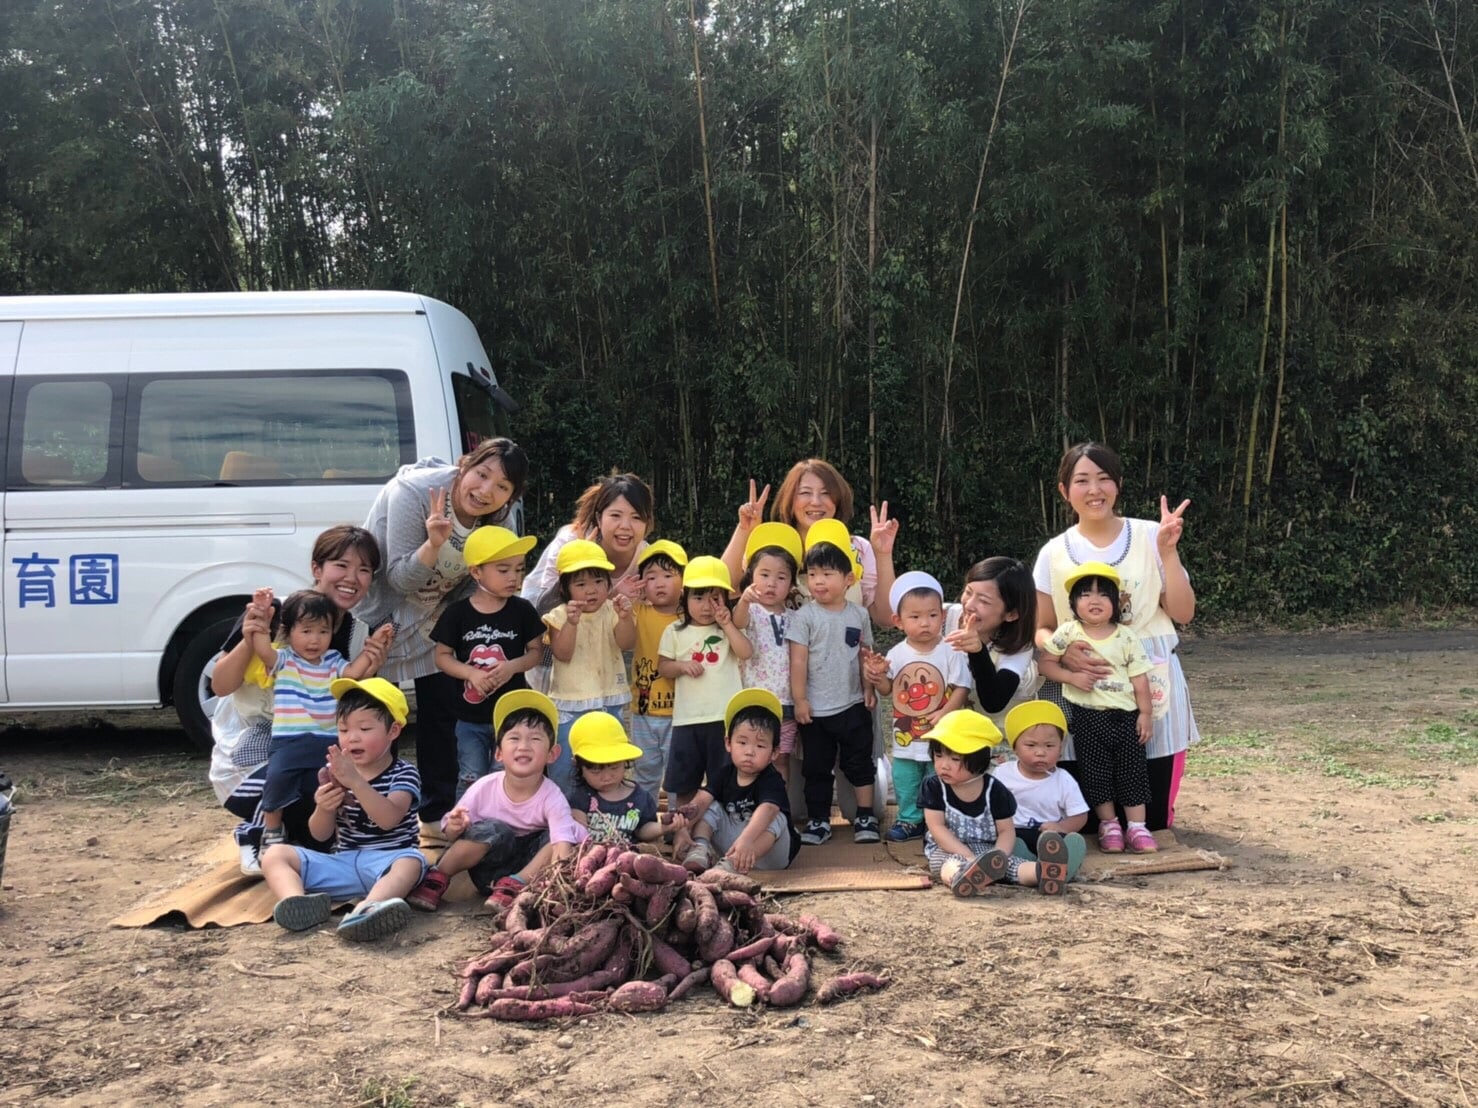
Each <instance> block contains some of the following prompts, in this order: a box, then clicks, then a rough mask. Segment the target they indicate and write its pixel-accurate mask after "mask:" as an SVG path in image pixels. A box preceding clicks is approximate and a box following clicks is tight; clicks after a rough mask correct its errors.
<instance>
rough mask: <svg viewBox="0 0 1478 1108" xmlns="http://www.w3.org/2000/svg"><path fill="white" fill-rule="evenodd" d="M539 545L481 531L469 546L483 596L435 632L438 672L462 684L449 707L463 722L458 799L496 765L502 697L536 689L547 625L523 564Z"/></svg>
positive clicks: (446, 616) (465, 555)
mask: <svg viewBox="0 0 1478 1108" xmlns="http://www.w3.org/2000/svg"><path fill="white" fill-rule="evenodd" d="M537 541H538V540H537V539H535V538H534V537H533V536H532V535H525V536H524V537H523V538H519V537H518V536H517V535H515V534H514V533H513V532H512V531H509V530H508V529H507V528H504V527H479V528H477V529H476V530H475V531H473V532H472V533H471V534H470V535H468V536H467V541H466V542H465V543H463V545H462V559H463V560H464V561H465V562H466V563H467V572H468V574H469V575H470V576H471V577H472V580H473V582H474V583H475V585H476V586H477V587H476V590H475V591H474V592H473V593H472V595H471V596H469V597H467V598H466V599H464V600H458V601H455V602H453V603H451V604H449V605H447V607H446V610H445V611H444V612H442V613H441V616H440V618H438V619H437V621H436V626H435V627H434V628H433V629H432V631H431V641H432V642H434V643H435V644H436V668H437V669H439V670H441V672H442V673H445V674H447V675H448V676H450V677H455V678H458V679H460V680H461V682H462V688H461V692H460V694H459V695H457V696H456V697H455V698H454V699H453V701H452V703H451V704H450V705H448V708H449V710H450V712H451V714H452V715H454V716H455V717H456V719H457V728H456V732H457V796H459V797H460V796H461V795H462V794H463V793H464V792H466V791H467V787H468V786H469V785H471V784H472V782H474V781H476V780H477V779H478V778H479V777H483V776H486V774H487V772H488V770H489V769H490V768H491V766H492V756H493V725H492V718H493V714H492V709H493V707H494V706H495V705H496V704H497V702H498V698H499V697H501V696H502V695H503V694H504V693H508V692H512V691H513V690H514V689H526V688H528V687H529V686H528V682H527V681H526V680H525V679H524V674H525V673H527V672H528V671H529V670H530V669H532V668H533V667H534V666H535V665H536V664H537V663H538V661H539V658H540V655H541V653H542V651H539V650H534V649H531V648H532V647H533V646H534V644H536V643H538V642H539V640H540V639H542V638H543V637H544V621H543V620H541V619H540V618H539V613H538V612H537V611H535V610H534V606H533V605H532V604H530V603H529V602H528V601H527V600H525V599H524V598H523V597H521V596H519V595H518V587H519V583H520V581H521V580H522V578H523V558H524V555H525V554H527V553H528V552H529V551H530V550H532V549H533V548H534V543H535V542H537Z"/></svg>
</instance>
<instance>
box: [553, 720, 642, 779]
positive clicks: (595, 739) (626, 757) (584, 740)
mask: <svg viewBox="0 0 1478 1108" xmlns="http://www.w3.org/2000/svg"><path fill="white" fill-rule="evenodd" d="M570 753H571V754H573V755H574V756H575V757H576V758H583V759H584V760H585V761H587V762H593V763H594V764H595V765H598V766H608V765H610V764H611V763H613V762H634V761H636V760H637V759H638V758H640V757H641V754H642V752H641V747H639V746H634V745H632V743H631V740H630V739H628V738H627V737H626V729H625V728H624V727H622V726H621V721H620V720H619V719H617V718H616V717H615V716H613V715H611V713H610V712H586V713H585V714H584V715H583V716H581V717H580V718H579V719H577V720H576V721H575V722H574V723H573V724H572V725H571V726H570Z"/></svg>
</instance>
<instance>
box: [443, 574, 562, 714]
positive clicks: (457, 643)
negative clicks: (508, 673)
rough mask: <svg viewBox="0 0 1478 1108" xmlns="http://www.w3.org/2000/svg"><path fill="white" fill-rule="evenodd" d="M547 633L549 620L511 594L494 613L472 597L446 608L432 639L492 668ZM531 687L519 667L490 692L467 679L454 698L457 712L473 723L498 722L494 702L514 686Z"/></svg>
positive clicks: (473, 662) (469, 660) (463, 659)
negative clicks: (474, 603)
mask: <svg viewBox="0 0 1478 1108" xmlns="http://www.w3.org/2000/svg"><path fill="white" fill-rule="evenodd" d="M543 637H544V621H543V620H541V619H540V618H539V613H538V612H537V611H536V610H535V608H534V606H533V605H532V604H530V603H529V602H528V601H527V600H525V599H523V597H521V596H510V597H509V598H508V599H507V600H506V601H505V602H504V604H503V607H501V608H499V609H498V610H497V611H496V612H494V613H492V614H491V615H487V614H485V613H483V612H479V611H478V610H477V609H476V608H474V607H473V606H472V601H471V600H459V601H457V602H456V603H455V604H452V605H450V606H449V607H448V608H447V610H446V611H444V612H442V613H441V618H440V619H438V620H437V621H436V626H435V627H434V628H432V631H431V641H432V642H434V643H440V644H441V645H443V646H449V647H451V649H452V653H453V654H455V655H456V656H457V661H459V662H466V663H467V664H468V665H474V666H477V667H478V668H479V669H491V668H492V667H493V665H494V664H495V663H497V662H503V661H509V662H511V661H513V660H514V659H517V658H522V657H523V655H524V651H525V650H527V649H528V648H529V645H530V644H531V643H536V642H538V641H539V640H540V639H542V638H543ZM528 687H529V684H528V682H527V681H525V680H524V677H523V674H521V673H516V674H514V675H513V676H512V677H511V678H510V679H509V680H507V681H506V682H504V683H503V684H501V685H499V686H498V688H497V689H496V690H495V691H494V692H493V693H492V694H491V695H485V694H484V693H483V692H482V691H481V690H479V689H478V688H476V687H475V686H474V685H473V684H472V683H471V682H469V681H463V682H462V692H461V695H460V696H458V697H457V698H456V700H455V702H454V703H453V709H454V710H455V712H456V715H457V718H458V719H461V720H466V721H467V722H468V723H485V724H489V725H491V724H492V722H493V704H494V702H495V701H496V700H497V699H498V697H500V696H502V695H503V694H504V693H505V692H507V691H508V690H509V689H526V688H528Z"/></svg>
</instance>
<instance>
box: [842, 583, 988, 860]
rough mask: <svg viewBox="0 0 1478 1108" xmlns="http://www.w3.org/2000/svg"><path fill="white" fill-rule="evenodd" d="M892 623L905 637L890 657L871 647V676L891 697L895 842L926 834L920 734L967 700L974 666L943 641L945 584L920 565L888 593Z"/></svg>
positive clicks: (891, 832) (924, 749)
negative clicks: (920, 802)
mask: <svg viewBox="0 0 1478 1108" xmlns="http://www.w3.org/2000/svg"><path fill="white" fill-rule="evenodd" d="M888 604H889V606H890V607H891V608H892V609H893V626H894V627H896V628H897V629H898V630H900V631H902V632H903V641H902V642H900V643H898V644H897V645H896V646H894V647H893V649H891V650H889V651H888V653H887V656H886V657H883V656H881V655H877V654H874V653H872V651H867V652H866V653H864V655H863V662H864V664H865V666H866V668H867V676H868V679H869V680H870V681H871V682H872V684H873V687H874V688H876V689H877V690H878V692H880V693H882V694H883V695H884V696H890V697H892V699H893V789H894V792H895V793H896V794H897V796H898V819H897V821H896V822H895V823H894V824H893V826H892V827H890V828H889V829H888V839H889V841H891V842H897V843H902V842H908V840H910V839H919V838H922V837H923V835H924V813H923V810H922V809H920V808H919V785H920V784H921V783H922V782H923V780H924V778H925V777H927V776H928V775H929V771H930V769H931V765H930V758H929V748H928V746H927V745H926V744H925V743H923V742H920V741H918V740H920V739H921V738H922V737H923V736H924V735H925V734H926V733H927V732H928V731H929V730H930V729H931V728H932V727H933V726H934V725H935V724H936V723H938V722H939V721H940V720H941V719H943V718H944V717H945V715H947V714H948V713H950V712H953V711H955V710H957V709H959V708H963V707H964V706H965V698H966V695H967V694H968V693H969V691H970V666H969V664H968V663H967V662H966V661H965V655H964V654H962V653H960V652H959V651H958V650H956V649H954V647H952V646H950V645H949V644H948V643H946V642H945V641H944V587H943V586H942V585H940V583H939V582H938V581H937V580H935V579H934V578H933V577H931V576H930V575H929V574H927V573H920V572H918V571H917V570H915V571H913V572H911V573H905V574H903V575H901V576H900V577H899V578H898V579H897V580H896V581H894V582H893V587H892V589H891V590H889V593H888Z"/></svg>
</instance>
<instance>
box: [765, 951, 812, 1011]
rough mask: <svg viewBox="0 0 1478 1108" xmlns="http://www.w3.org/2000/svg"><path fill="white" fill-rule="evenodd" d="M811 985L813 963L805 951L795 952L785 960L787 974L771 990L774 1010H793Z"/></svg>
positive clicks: (771, 1002) (771, 1003) (771, 1001)
mask: <svg viewBox="0 0 1478 1108" xmlns="http://www.w3.org/2000/svg"><path fill="white" fill-rule="evenodd" d="M810 984H811V962H810V960H809V959H808V958H807V957H806V954H805V951H802V950H797V951H794V952H793V953H792V954H791V955H790V957H788V958H786V959H785V973H784V974H783V975H782V976H781V977H779V978H778V979H777V980H776V981H775V984H774V985H773V986H772V987H771V988H770V998H769V1000H770V1006H771V1007H772V1008H793V1007H795V1005H797V1004H799V1003H800V1002H801V1000H802V998H803V997H804V996H805V995H806V989H807V988H808V987H810Z"/></svg>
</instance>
